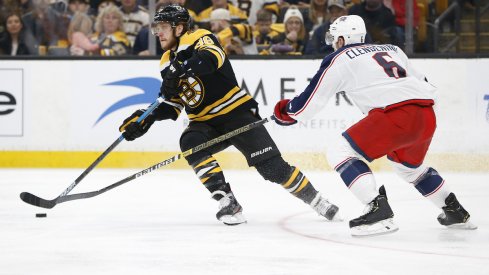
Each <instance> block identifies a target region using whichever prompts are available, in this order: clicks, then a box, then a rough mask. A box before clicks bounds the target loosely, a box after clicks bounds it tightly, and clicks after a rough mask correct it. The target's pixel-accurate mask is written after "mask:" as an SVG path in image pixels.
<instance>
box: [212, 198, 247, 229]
mask: <svg viewBox="0 0 489 275" xmlns="http://www.w3.org/2000/svg"><path fill="white" fill-rule="evenodd" d="M212 198H213V199H215V200H217V201H219V211H218V212H217V214H216V218H217V219H218V220H220V221H222V222H223V223H224V224H226V225H238V224H241V223H245V222H246V218H245V217H244V216H243V208H242V207H241V205H240V204H239V203H238V201H237V200H236V198H235V197H234V195H233V192H229V193H227V194H226V193H225V192H224V191H220V190H218V191H215V192H214V193H212Z"/></svg>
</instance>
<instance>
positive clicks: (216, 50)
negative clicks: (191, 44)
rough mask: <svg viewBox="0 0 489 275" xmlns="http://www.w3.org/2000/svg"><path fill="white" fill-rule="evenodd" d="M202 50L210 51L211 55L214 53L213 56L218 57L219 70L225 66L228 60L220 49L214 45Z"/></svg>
mask: <svg viewBox="0 0 489 275" xmlns="http://www.w3.org/2000/svg"><path fill="white" fill-rule="evenodd" d="M201 50H206V51H209V52H210V53H212V54H213V55H215V56H216V58H217V68H220V67H221V66H222V64H224V61H225V60H226V55H225V54H224V52H223V51H222V50H221V49H220V48H219V47H217V46H214V45H207V46H205V47H203V48H201Z"/></svg>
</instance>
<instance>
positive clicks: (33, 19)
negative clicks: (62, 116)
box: [0, 0, 419, 56]
mask: <svg viewBox="0 0 489 275" xmlns="http://www.w3.org/2000/svg"><path fill="white" fill-rule="evenodd" d="M405 1H406V0H356V1H352V0H276V1H272V0H251V1H249V0H247V1H244V0H228V1H227V0H157V2H156V8H157V9H158V8H160V7H162V6H163V5H167V4H174V3H177V4H181V5H184V6H185V7H187V9H188V10H189V12H190V14H191V16H192V18H193V28H205V29H208V30H209V31H211V32H213V33H214V34H215V35H216V37H218V39H219V41H220V42H221V44H222V45H223V47H224V49H225V50H226V52H227V54H229V55H242V54H245V55H249V54H251V55H253V54H255V55H256V54H260V55H302V54H307V55H324V54H328V53H330V52H332V51H333V48H332V47H331V46H328V45H326V44H325V42H324V37H325V33H326V31H328V29H329V25H330V24H331V23H332V22H333V21H334V20H335V19H336V18H338V17H339V16H342V15H347V14H356V15H359V16H361V17H362V18H363V19H364V20H365V22H366V25H367V31H368V42H372V43H391V44H395V45H398V46H400V47H403V46H404V25H405V20H404V19H405V13H406V12H405V9H404V7H405ZM411 1H414V3H416V1H415V0H411ZM151 18H152V16H151V15H150V14H149V12H148V0H0V55H11V56H15V55H50V56H68V55H73V56H97V55H100V56H120V55H149V54H150V52H149V51H148V43H149V41H150V40H149V39H148V38H149V36H148V35H149V24H150V22H151ZM418 18H419V11H418V10H417V7H416V5H415V10H414V23H415V24H414V25H415V26H417V24H418ZM155 43H157V42H155ZM156 49H157V54H160V53H161V49H160V47H159V45H156Z"/></svg>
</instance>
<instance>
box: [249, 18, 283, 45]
mask: <svg viewBox="0 0 489 275" xmlns="http://www.w3.org/2000/svg"><path fill="white" fill-rule="evenodd" d="M272 20H273V15H272V13H271V12H270V11H268V10H265V9H261V10H259V11H258V12H257V13H256V24H255V30H254V31H253V36H254V38H255V43H256V47H257V49H258V53H261V54H267V52H268V51H269V49H270V46H271V45H272V41H273V39H274V38H275V37H277V36H278V35H279V34H280V33H283V32H284V27H283V24H273V22H272ZM277 25H280V26H281V27H280V28H279V27H277Z"/></svg>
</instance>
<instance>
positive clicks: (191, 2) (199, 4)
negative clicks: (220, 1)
mask: <svg viewBox="0 0 489 275" xmlns="http://www.w3.org/2000/svg"><path fill="white" fill-rule="evenodd" d="M210 6H212V1H211V0H187V1H186V2H185V8H187V9H191V10H193V11H194V12H195V13H197V14H199V13H200V12H202V11H203V10H205V9H207V8H208V7H210Z"/></svg>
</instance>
